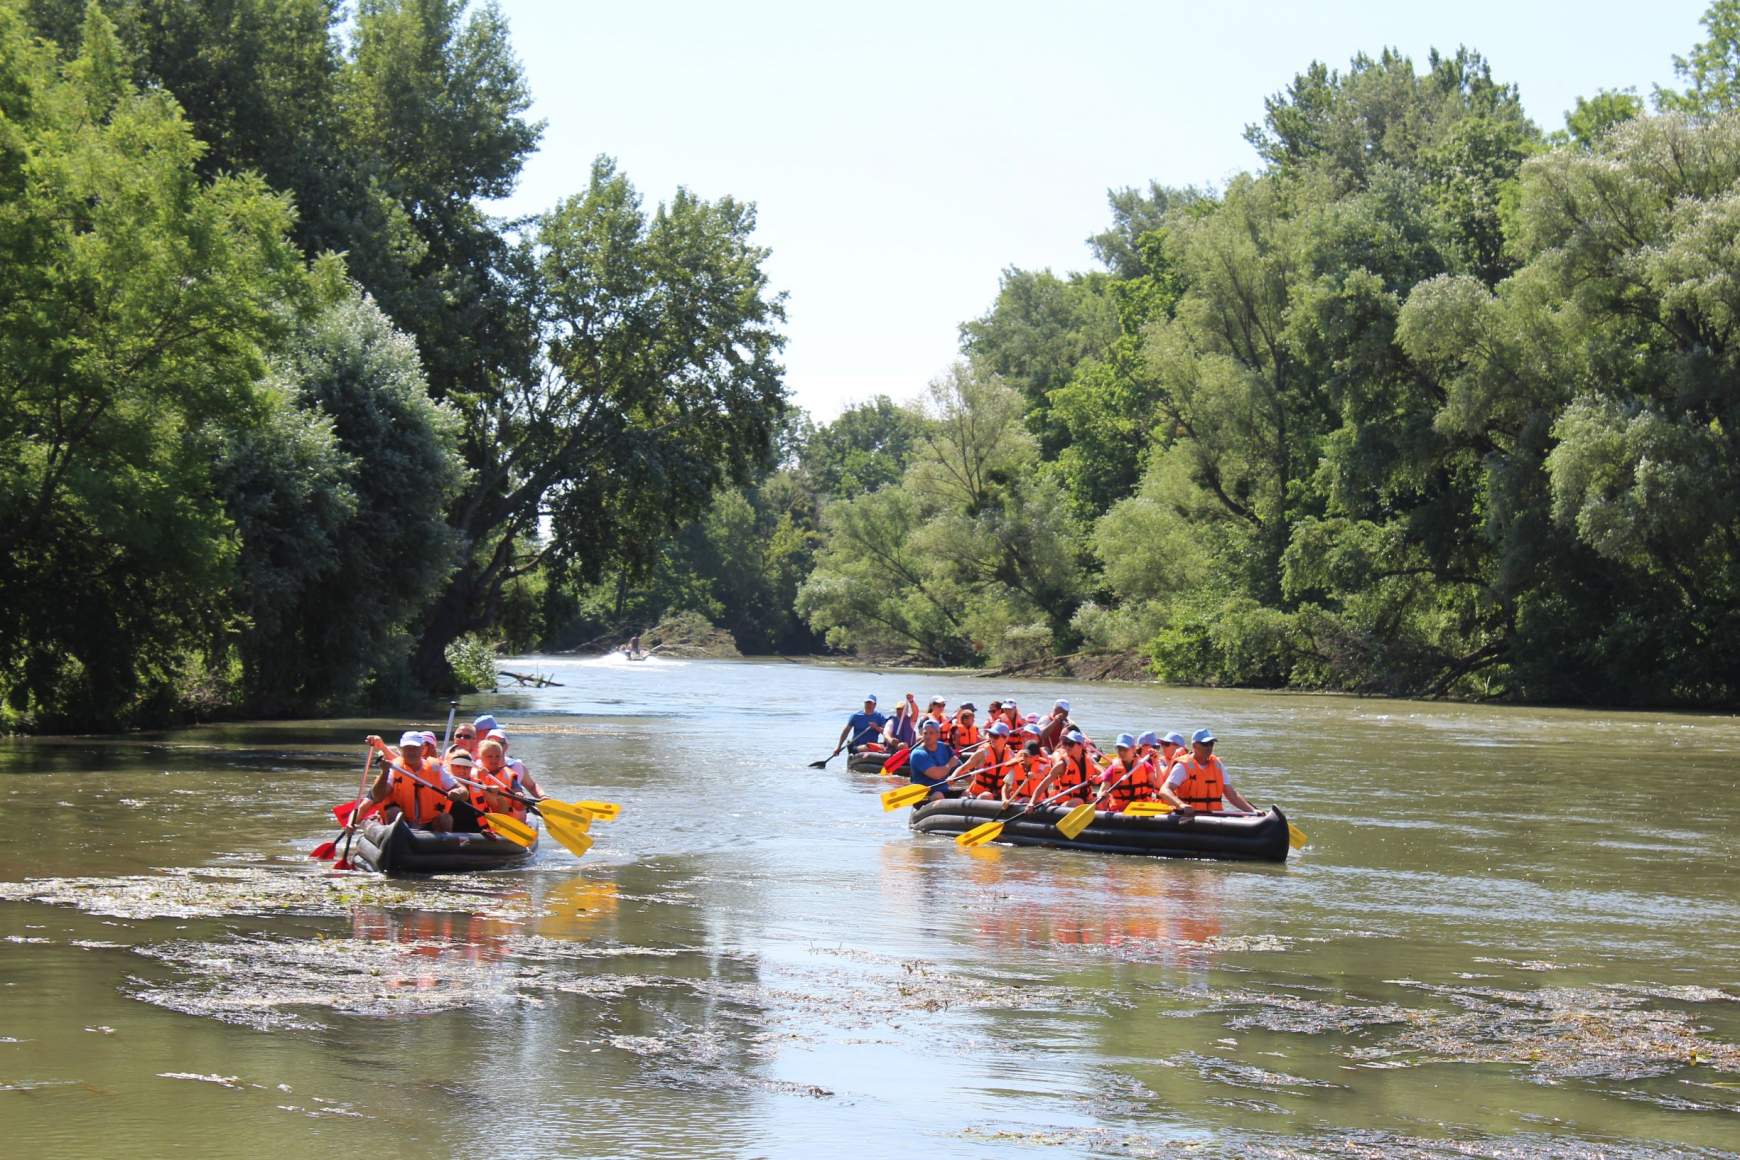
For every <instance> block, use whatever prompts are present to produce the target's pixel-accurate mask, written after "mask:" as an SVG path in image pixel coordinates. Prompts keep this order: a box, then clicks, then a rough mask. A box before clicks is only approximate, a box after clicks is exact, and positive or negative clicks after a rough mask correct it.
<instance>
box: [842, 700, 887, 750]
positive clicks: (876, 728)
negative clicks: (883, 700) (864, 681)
mask: <svg viewBox="0 0 1740 1160" xmlns="http://www.w3.org/2000/svg"><path fill="white" fill-rule="evenodd" d="M886 724H888V718H887V717H885V716H883V715H882V714H881V713H878V712H877V711H876V698H875V697H865V698H864V711H863V712H862V713H854V714H852V715H851V716H850V717H848V718H846V727H845V728H844V729H842V730H840V741H839V745H844V746H845V747H846V752H847V753H856V752H858V751H859V750H860V749H862V748H864V747H865V746H866V745H869V744H870V743H871V742H873V741H875V740H876V739H877V738H878V737H880V736H882V727H883V726H884V725H886ZM839 745H836V746H835V747H834V752H835V753H838V752H839V751H840V750H839Z"/></svg>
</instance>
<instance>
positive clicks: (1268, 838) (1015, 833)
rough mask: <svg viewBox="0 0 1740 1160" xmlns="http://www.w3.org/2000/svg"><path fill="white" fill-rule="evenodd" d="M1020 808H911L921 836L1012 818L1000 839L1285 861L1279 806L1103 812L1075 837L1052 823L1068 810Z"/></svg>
mask: <svg viewBox="0 0 1740 1160" xmlns="http://www.w3.org/2000/svg"><path fill="white" fill-rule="evenodd" d="M1016 812H1017V811H1016V807H1013V806H1008V805H1005V804H1003V803H1001V802H994V801H986V800H984V799H978V798H974V799H966V798H945V799H944V800H942V801H934V802H926V803H925V804H924V805H921V806H915V807H914V808H913V811H912V819H911V824H912V828H913V829H915V830H917V831H918V832H919V833H921V834H945V835H947V836H949V837H953V836H955V835H956V834H961V833H965V832H966V831H968V830H970V829H972V828H973V827H974V826H977V825H979V824H981V823H983V822H994V821H998V820H1000V819H1005V818H1012V820H1010V821H1009V822H1008V824H1007V825H1005V826H1004V827H1003V836H1002V837H1001V838H999V839H998V841H1000V842H1006V843H1009V844H1012V845H1016V846H1063V847H1066V848H1068V849H1072V850H1093V851H1096V852H1099V853H1102V854H1147V855H1151V856H1153V857H1159V858H1225V859H1232V860H1238V861H1247V862H1285V861H1286V860H1287V850H1288V845H1287V819H1286V817H1285V816H1284V815H1283V814H1282V813H1281V811H1280V810H1277V809H1270V810H1265V811H1264V812H1262V813H1260V814H1249V815H1242V816H1241V815H1230V816H1222V815H1215V814H1198V815H1197V816H1196V817H1194V818H1192V819H1191V820H1190V821H1184V820H1183V819H1181V818H1179V817H1177V816H1176V815H1174V814H1162V815H1160V816H1158V817H1146V818H1144V817H1130V816H1129V815H1126V814H1111V813H1106V812H1105V811H1103V810H1102V811H1100V812H1099V813H1096V814H1095V815H1094V820H1093V821H1092V822H1090V823H1089V824H1088V828H1087V829H1085V830H1083V831H1082V832H1081V836H1080V837H1078V838H1076V839H1074V840H1073V841H1072V840H1070V839H1069V838H1066V837H1064V836H1063V835H1062V834H1060V833H1058V832H1057V829H1056V827H1055V825H1054V823H1055V822H1056V821H1057V820H1058V819H1059V818H1061V817H1063V815H1064V814H1066V813H1068V812H1069V811H1068V810H1066V809H1064V808H1063V807H1061V806H1044V807H1041V808H1040V809H1038V810H1035V811H1034V812H1033V813H1030V814H1025V815H1023V816H1020V817H1013V815H1014V814H1015V813H1016Z"/></svg>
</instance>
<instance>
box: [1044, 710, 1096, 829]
mask: <svg viewBox="0 0 1740 1160" xmlns="http://www.w3.org/2000/svg"><path fill="white" fill-rule="evenodd" d="M1091 768H1092V764H1091V762H1090V761H1089V758H1088V755H1087V738H1086V737H1084V736H1082V735H1081V733H1080V732H1078V731H1076V730H1073V729H1072V730H1071V731H1070V732H1068V733H1065V734H1064V735H1063V745H1062V746H1061V747H1060V748H1059V749H1058V750H1057V751H1056V752H1055V753H1053V754H1052V757H1051V784H1050V786H1049V787H1048V788H1047V790H1046V793H1045V794H1044V795H1043V796H1044V797H1047V798H1050V797H1051V796H1052V795H1053V794H1056V795H1059V796H1057V797H1056V798H1054V799H1053V800H1052V801H1051V802H1049V803H1048V804H1050V805H1054V806H1062V807H1064V808H1065V809H1074V808H1075V807H1076V806H1079V805H1081V804H1082V803H1083V802H1084V801H1086V800H1087V796H1088V794H1089V793H1090V792H1091V787H1090V782H1089V776H1090V775H1089V770H1090V769H1091Z"/></svg>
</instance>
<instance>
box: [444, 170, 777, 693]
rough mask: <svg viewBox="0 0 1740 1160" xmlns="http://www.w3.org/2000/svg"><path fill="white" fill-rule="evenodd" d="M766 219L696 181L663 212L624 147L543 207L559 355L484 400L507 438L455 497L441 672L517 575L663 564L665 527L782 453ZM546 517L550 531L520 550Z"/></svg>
mask: <svg viewBox="0 0 1740 1160" xmlns="http://www.w3.org/2000/svg"><path fill="white" fill-rule="evenodd" d="M754 228H755V211H754V209H753V208H752V207H750V206H747V205H744V204H742V203H740V202H737V201H734V200H732V199H730V198H722V199H720V200H718V201H714V202H708V201H704V200H702V199H700V198H697V197H695V196H694V195H692V194H690V193H688V192H687V191H686V190H679V191H678V192H677V194H676V196H675V197H674V198H673V199H672V201H671V202H670V203H669V204H668V205H660V206H659V207H658V209H657V210H656V211H655V212H654V213H653V214H651V215H650V216H649V215H648V214H646V213H645V212H644V211H643V210H642V209H641V204H640V198H639V195H638V194H637V193H636V192H635V190H634V187H633V186H632V185H631V184H630V183H629V181H628V179H627V178H626V177H625V176H623V175H622V174H620V173H618V172H617V170H616V166H615V164H614V163H613V162H611V161H610V160H609V159H607V158H600V159H599V160H598V161H597V162H595V163H594V165H593V167H592V175H591V181H590V185H589V188H588V190H587V192H586V193H584V194H579V195H576V196H574V197H571V198H568V199H566V200H565V201H563V202H562V203H561V204H560V205H558V206H557V207H556V209H555V210H553V211H552V212H551V213H549V214H547V215H545V216H544V217H543V218H542V219H541V220H540V222H539V223H538V227H537V231H536V236H535V241H534V243H533V248H534V256H535V259H536V268H537V282H536V287H537V289H536V299H537V302H538V310H539V317H540V319H541V328H540V329H541V335H542V347H543V351H544V363H543V366H542V368H541V373H540V374H539V375H538V376H537V377H536V378H533V379H528V380H526V381H523V382H518V383H514V384H511V386H509V387H507V388H505V389H504V390H503V391H502V392H501V393H500V394H499V395H496V396H494V397H493V398H492V400H491V401H490V403H489V405H488V406H483V405H482V404H481V403H480V404H477V405H472V406H468V408H467V434H468V436H469V439H470V446H471V447H472V448H478V449H485V448H487V449H489V453H488V454H486V455H482V456H481V457H480V458H478V459H474V460H473V464H474V471H475V474H474V476H473V478H472V480H471V482H470V484H469V485H468V486H467V487H466V489H465V491H464V492H463V494H462V495H461V496H460V497H459V499H458V500H457V501H456V503H455V505H454V509H453V513H452V517H451V522H452V523H453V525H454V527H455V529H456V530H457V531H458V533H459V535H460V537H461V553H462V555H461V558H462V559H464V560H466V561H468V565H467V567H465V568H463V569H461V571H460V572H459V573H458V574H457V575H456V576H455V577H454V579H453V581H452V583H451V584H449V586H448V587H447V589H446V590H445V591H444V592H443V594H442V596H441V598H440V599H439V601H438V602H437V603H436V605H435V607H434V608H433V609H432V611H431V612H430V614H429V616H428V618H427V619H426V621H425V623H424V625H423V628H422V637H421V642H420V645H419V651H418V656H417V666H416V671H417V672H418V673H419V674H420V675H421V676H422V677H424V679H427V680H436V679H439V675H440V674H441V673H443V672H444V670H445V661H444V660H443V657H442V654H443V651H444V650H445V647H446V645H447V643H448V642H449V641H451V640H452V639H454V638H455V637H456V636H457V635H458V634H459V633H460V632H462V631H464V630H465V628H466V627H468V626H470V625H472V624H475V623H477V622H478V621H483V622H485V623H487V622H488V621H489V620H491V619H492V618H493V616H494V615H495V612H496V608H497V602H498V601H499V599H500V596H501V593H502V590H503V587H504V586H505V585H506V584H507V583H508V582H509V581H510V580H512V579H513V578H514V577H516V576H519V575H523V574H526V573H527V572H529V571H530V570H532V569H534V568H536V567H539V566H540V565H542V564H544V563H545V562H548V563H549V564H550V565H551V566H552V567H554V568H556V569H558V571H559V572H560V573H561V574H563V575H565V576H567V577H569V578H572V579H574V580H577V581H578V582H580V583H589V582H591V581H595V580H596V579H598V577H599V576H601V575H602V574H603V573H604V571H605V570H606V569H607V568H610V567H612V566H619V567H622V568H624V569H625V570H626V572H627V574H628V575H629V576H631V577H634V576H642V575H645V574H646V571H647V570H648V569H649V568H650V567H651V566H652V565H653V563H654V562H655V553H656V550H657V549H658V546H659V544H660V543H661V541H662V539H663V538H664V536H666V535H668V534H670V533H673V532H675V531H676V530H677V529H678V528H680V527H681V526H682V525H683V524H684V523H686V522H687V521H689V520H691V519H693V518H694V517H696V516H697V515H699V514H700V513H701V512H702V511H704V510H706V508H707V506H708V504H709V503H710V502H711V501H712V499H713V496H714V494H715V493H716V492H717V491H718V490H719V489H720V488H721V487H724V486H726V485H730V484H736V485H744V484H748V483H750V482H753V480H754V479H755V478H756V476H757V475H758V474H759V473H760V472H762V471H765V470H766V469H767V468H768V467H769V466H770V465H771V461H772V458H773V452H774V444H775V438H776V435H777V434H778V433H779V431H780V428H781V422H782V419H783V417H784V411H785V391H784V387H783V384H782V382H781V368H780V365H779V363H778V353H779V350H780V348H781V347H782V345H783V343H784V339H783V337H782V336H781V334H780V332H779V329H778V327H779V325H780V324H781V323H782V322H783V321H784V317H785V312H784V306H783V304H782V299H781V298H779V297H778V296H775V295H772V294H771V293H770V292H769V291H768V288H767V276H766V274H765V273H764V272H763V270H762V263H763V262H764V260H765V258H766V251H765V250H763V249H761V248H760V247H758V246H756V245H755V244H754V243H753V242H752V241H751V240H750V239H751V235H752V234H753V232H754ZM468 457H469V456H468ZM546 519H547V520H548V529H549V536H548V538H547V539H546V540H542V541H541V542H540V544H539V546H538V547H537V549H536V550H534V551H531V552H525V551H520V550H518V547H519V546H520V545H523V544H524V543H526V542H528V541H529V540H530V539H531V538H532V537H534V536H535V535H537V534H538V533H539V531H540V521H542V520H546Z"/></svg>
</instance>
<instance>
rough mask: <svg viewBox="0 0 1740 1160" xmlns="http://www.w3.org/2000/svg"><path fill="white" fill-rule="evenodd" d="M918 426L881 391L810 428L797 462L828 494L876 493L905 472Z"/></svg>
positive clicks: (820, 490)
mask: <svg viewBox="0 0 1740 1160" xmlns="http://www.w3.org/2000/svg"><path fill="white" fill-rule="evenodd" d="M918 429H919V424H918V422H917V419H916V418H915V417H914V415H913V414H912V412H910V411H908V410H906V409H905V408H903V407H897V406H895V405H894V402H893V401H892V400H891V399H889V398H888V396H887V395H878V396H876V398H874V399H871V400H870V401H869V402H867V403H858V404H854V405H853V406H849V407H847V408H846V409H845V410H844V411H841V412H840V416H839V418H837V419H835V420H833V421H832V422H830V423H824V424H822V425H821V426H820V427H817V428H816V429H815V430H814V431H812V432H810V434H809V436H808V438H807V439H806V440H805V441H804V445H803V450H802V452H801V453H800V454H799V457H798V460H799V463H800V464H801V465H802V467H803V470H804V471H805V473H807V474H808V475H809V477H810V479H811V481H812V482H813V483H814V485H815V489H816V491H817V492H818V493H819V494H821V495H823V496H829V497H844V496H851V495H858V494H861V493H863V492H867V491H875V490H876V489H877V488H879V487H883V486H885V485H887V484H890V483H893V482H894V481H895V480H897V479H899V478H900V477H901V475H902V474H903V473H905V471H906V467H907V464H909V463H910V462H912V456H913V451H914V447H915V445H916V443H917V441H918Z"/></svg>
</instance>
